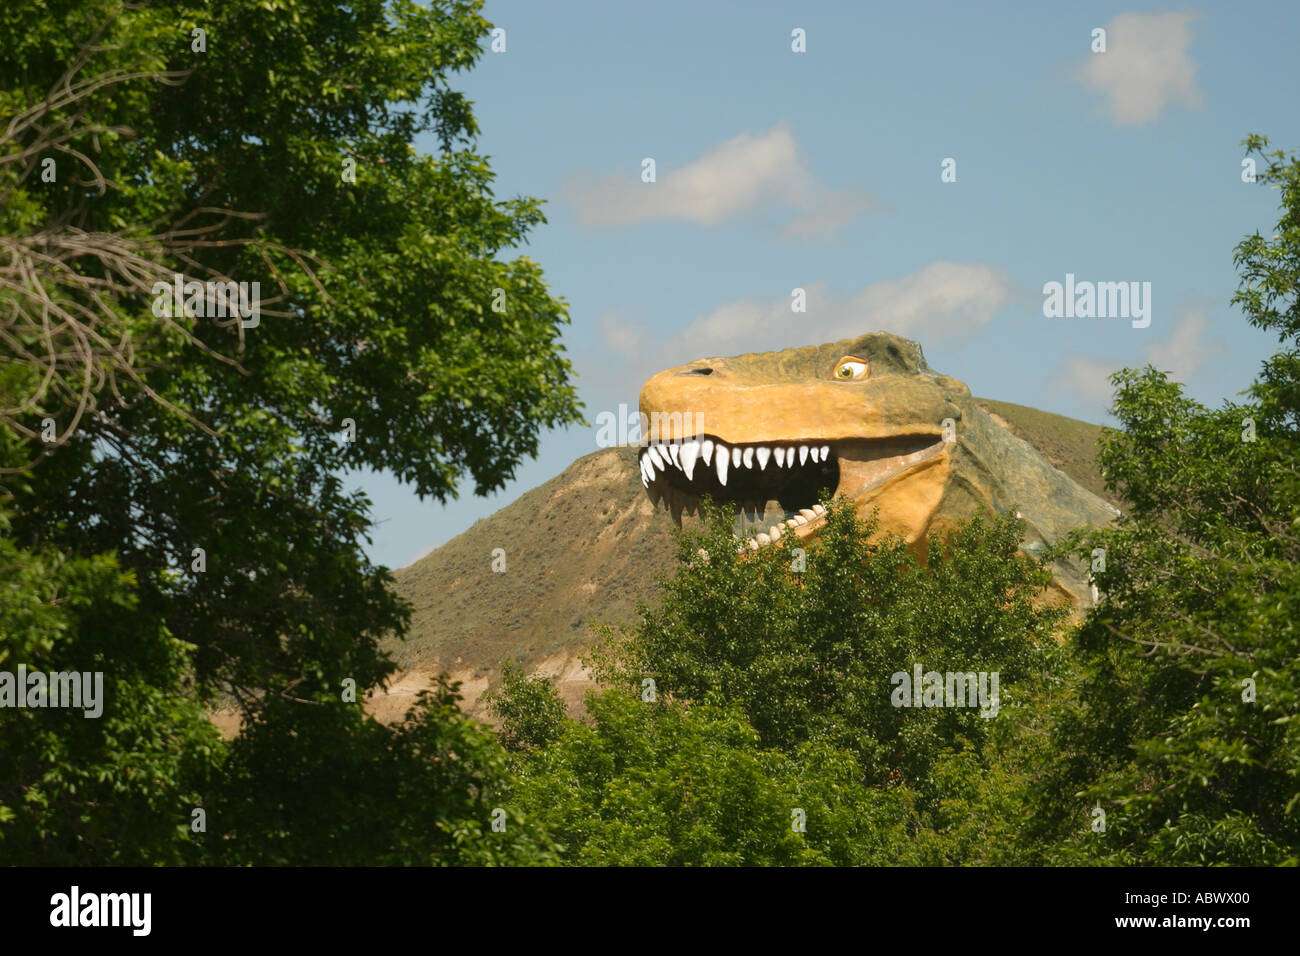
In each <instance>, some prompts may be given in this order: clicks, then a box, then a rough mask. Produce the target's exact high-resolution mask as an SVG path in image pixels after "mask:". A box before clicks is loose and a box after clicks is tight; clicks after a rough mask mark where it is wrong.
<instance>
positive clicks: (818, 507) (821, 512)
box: [813, 505, 826, 516]
mask: <svg viewBox="0 0 1300 956" xmlns="http://www.w3.org/2000/svg"><path fill="white" fill-rule="evenodd" d="M813 511H814V512H815V513H816V514H817V515H818V516H820V515H824V514H826V508H825V506H823V505H813Z"/></svg>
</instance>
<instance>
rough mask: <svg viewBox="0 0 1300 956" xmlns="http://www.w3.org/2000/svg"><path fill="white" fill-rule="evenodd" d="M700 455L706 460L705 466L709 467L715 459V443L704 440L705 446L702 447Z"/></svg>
mask: <svg viewBox="0 0 1300 956" xmlns="http://www.w3.org/2000/svg"><path fill="white" fill-rule="evenodd" d="M700 455H701V457H703V458H704V464H705V465H708V464H709V460H710V459H711V458H712V457H713V442H712V441H710V440H709V439H707V438H706V439H704V444H703V445H701V446H700Z"/></svg>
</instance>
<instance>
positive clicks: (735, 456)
mask: <svg viewBox="0 0 1300 956" xmlns="http://www.w3.org/2000/svg"><path fill="white" fill-rule="evenodd" d="M731 467H732V468H739V467H740V449H739V448H733V449H731Z"/></svg>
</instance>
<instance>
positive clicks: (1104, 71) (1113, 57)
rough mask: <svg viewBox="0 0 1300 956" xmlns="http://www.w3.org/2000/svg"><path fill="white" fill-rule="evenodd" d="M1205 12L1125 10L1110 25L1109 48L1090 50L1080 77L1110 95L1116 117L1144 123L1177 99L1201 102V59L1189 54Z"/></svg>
mask: <svg viewBox="0 0 1300 956" xmlns="http://www.w3.org/2000/svg"><path fill="white" fill-rule="evenodd" d="M1199 16H1200V14H1198V13H1195V12H1191V11H1188V12H1184V13H1121V14H1120V15H1119V16H1117V17H1115V18H1114V19H1113V20H1111V21H1110V22H1109V23H1107V24H1106V52H1105V53H1089V54H1088V60H1087V62H1086V64H1085V65H1084V66H1083V67H1081V68H1080V70H1079V71H1078V73H1077V75H1076V78H1077V79H1078V80H1079V81H1080V82H1082V83H1084V84H1085V85H1087V86H1089V87H1091V88H1092V89H1094V90H1097V91H1098V92H1100V93H1102V94H1103V95H1105V96H1106V97H1107V100H1108V104H1107V105H1108V106H1109V110H1110V115H1111V118H1112V119H1113V120H1114V121H1115V122H1116V123H1119V124H1121V125H1132V126H1141V125H1143V124H1144V123H1149V122H1151V121H1152V120H1154V119H1155V118H1156V117H1157V116H1159V115H1160V113H1161V111H1163V110H1164V109H1165V107H1167V106H1169V105H1171V104H1175V103H1176V104H1180V105H1182V106H1192V107H1195V106H1200V105H1201V93H1200V90H1198V89H1197V88H1196V70H1197V64H1196V62H1195V61H1193V60H1192V58H1191V57H1190V56H1188V55H1187V48H1188V47H1189V46H1190V45H1191V42H1192V32H1191V23H1192V21H1193V20H1195V19H1197V18H1198V17H1199Z"/></svg>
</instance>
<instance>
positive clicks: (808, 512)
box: [799, 508, 817, 521]
mask: <svg viewBox="0 0 1300 956" xmlns="http://www.w3.org/2000/svg"><path fill="white" fill-rule="evenodd" d="M799 513H800V514H801V515H803V516H804V519H805V520H807V521H813V520H815V519H816V517H817V512H815V511H813V510H812V509H811V508H800V509H799Z"/></svg>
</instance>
